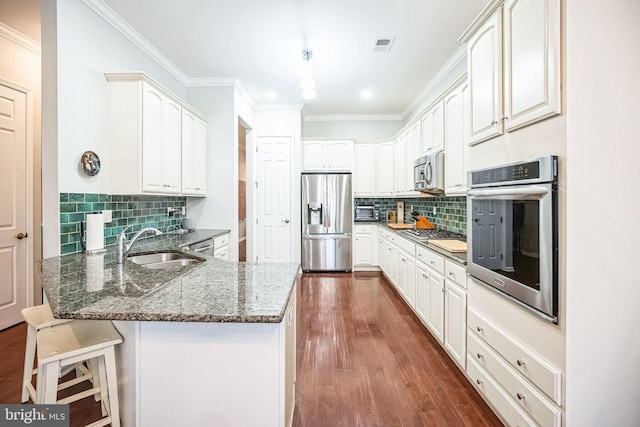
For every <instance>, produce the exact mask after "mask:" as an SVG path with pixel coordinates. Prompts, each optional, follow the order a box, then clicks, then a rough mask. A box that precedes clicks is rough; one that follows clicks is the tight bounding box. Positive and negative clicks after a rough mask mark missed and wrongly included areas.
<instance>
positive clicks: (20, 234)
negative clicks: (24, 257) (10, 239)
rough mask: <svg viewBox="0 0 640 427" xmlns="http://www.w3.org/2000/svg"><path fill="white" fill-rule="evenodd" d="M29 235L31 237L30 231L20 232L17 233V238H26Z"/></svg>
mask: <svg viewBox="0 0 640 427" xmlns="http://www.w3.org/2000/svg"><path fill="white" fill-rule="evenodd" d="M27 237H29V234H28V233H18V234H16V239H18V240H22V239H26V238H27Z"/></svg>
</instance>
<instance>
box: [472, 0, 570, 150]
mask: <svg viewBox="0 0 640 427" xmlns="http://www.w3.org/2000/svg"><path fill="white" fill-rule="evenodd" d="M493 5H494V8H491V7H490V8H487V9H485V10H486V12H485V13H488V15H484V14H483V15H481V16H479V17H478V18H477V19H476V21H474V23H473V24H472V25H471V26H470V27H469V30H468V32H467V33H465V34H464V35H463V36H462V38H461V39H462V40H463V41H466V42H467V61H468V73H469V84H470V102H471V108H470V114H471V117H470V119H469V120H470V123H471V136H470V137H471V142H472V143H476V142H480V141H484V140H486V139H489V138H492V137H494V136H497V135H500V134H502V133H503V132H505V131H510V130H515V129H518V128H520V127H523V126H526V125H529V124H531V123H535V122H537V121H540V120H543V119H546V118H548V117H551V116H553V115H556V114H559V113H560V105H561V100H560V32H561V31H560V1H559V0H506V1H505V2H504V5H502V4H501V2H494V3H493ZM503 70H504V74H503Z"/></svg>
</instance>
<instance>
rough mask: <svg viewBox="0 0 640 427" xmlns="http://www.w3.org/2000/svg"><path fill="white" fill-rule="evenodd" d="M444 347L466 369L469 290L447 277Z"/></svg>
mask: <svg viewBox="0 0 640 427" xmlns="http://www.w3.org/2000/svg"><path fill="white" fill-rule="evenodd" d="M444 306H445V308H444V348H445V350H447V351H448V352H449V355H451V358H452V359H453V360H454V361H455V362H456V363H457V364H458V365H460V366H461V367H462V369H463V370H464V369H465V365H466V351H467V292H466V291H465V290H464V289H463V288H461V287H460V286H458V285H456V284H455V283H454V282H453V281H452V280H449V279H445V298H444Z"/></svg>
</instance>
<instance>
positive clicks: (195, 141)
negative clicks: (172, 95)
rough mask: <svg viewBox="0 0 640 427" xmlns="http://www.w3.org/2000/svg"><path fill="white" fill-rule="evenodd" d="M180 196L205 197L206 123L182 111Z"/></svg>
mask: <svg viewBox="0 0 640 427" xmlns="http://www.w3.org/2000/svg"><path fill="white" fill-rule="evenodd" d="M182 194H184V195H188V196H206V195H207V123H206V122H205V121H204V120H202V119H201V118H199V117H198V116H197V115H196V114H195V113H193V112H191V111H187V110H185V109H183V110H182Z"/></svg>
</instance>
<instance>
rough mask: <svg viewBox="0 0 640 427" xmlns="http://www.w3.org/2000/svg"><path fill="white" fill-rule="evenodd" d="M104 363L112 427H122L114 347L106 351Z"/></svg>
mask: <svg viewBox="0 0 640 427" xmlns="http://www.w3.org/2000/svg"><path fill="white" fill-rule="evenodd" d="M104 362H105V365H106V368H107V387H108V388H109V403H110V406H111V410H110V412H111V427H120V406H119V404H118V376H117V373H116V355H115V351H114V348H113V347H109V348H106V349H105V352H104Z"/></svg>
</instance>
